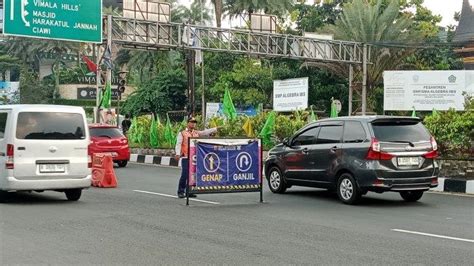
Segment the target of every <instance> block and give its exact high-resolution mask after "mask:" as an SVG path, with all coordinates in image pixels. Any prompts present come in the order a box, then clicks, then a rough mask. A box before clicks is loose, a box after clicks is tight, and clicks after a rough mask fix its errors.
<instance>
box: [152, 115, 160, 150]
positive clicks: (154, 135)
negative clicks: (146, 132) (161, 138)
mask: <svg viewBox="0 0 474 266" xmlns="http://www.w3.org/2000/svg"><path fill="white" fill-rule="evenodd" d="M150 144H151V147H152V148H158V144H159V143H158V128H157V124H156V119H155V116H154V115H152V117H151V125H150Z"/></svg>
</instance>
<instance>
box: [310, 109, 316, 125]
mask: <svg viewBox="0 0 474 266" xmlns="http://www.w3.org/2000/svg"><path fill="white" fill-rule="evenodd" d="M317 120H318V116H317V115H316V114H314V111H313V108H311V113H310V114H309V121H308V122H310V123H311V122H315V121H317Z"/></svg>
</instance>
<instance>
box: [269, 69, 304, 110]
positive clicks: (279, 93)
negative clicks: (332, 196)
mask: <svg viewBox="0 0 474 266" xmlns="http://www.w3.org/2000/svg"><path fill="white" fill-rule="evenodd" d="M306 108H308V78H307V77H306V78H297V79H286V80H274V81H273V110H275V111H277V112H290V111H296V110H304V109H306Z"/></svg>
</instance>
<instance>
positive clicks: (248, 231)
mask: <svg viewBox="0 0 474 266" xmlns="http://www.w3.org/2000/svg"><path fill="white" fill-rule="evenodd" d="M116 173H117V175H118V179H119V180H118V181H119V188H116V189H97V188H91V189H89V190H87V191H84V193H83V197H82V198H81V200H80V201H79V202H67V201H66V200H65V196H64V195H63V194H60V193H56V192H45V193H41V194H38V193H32V194H29V193H21V194H17V195H16V196H14V197H13V198H12V199H11V202H9V203H8V204H0V265H11V264H55V265H56V264H57V265H59V264H62V265H64V264H82V265H84V264H109V265H116V264H127V265H130V264H133V265H135V264H161V265H163V264H166V265H175V264H184V263H187V264H239V265H242V264H251V265H255V264H265V265H270V264H318V265H323V264H326V265H341V264H343V265H382V264H389V265H408V264H409V265H413V264H417V265H447V264H450V265H472V264H473V262H474V197H465V196H456V195H446V194H431V193H430V194H425V195H424V197H423V198H422V199H421V202H418V203H412V204H408V203H405V202H404V201H402V200H401V198H400V197H399V195H398V194H395V193H386V194H382V195H377V194H370V193H369V194H368V195H367V197H365V199H364V200H363V201H362V203H361V205H359V206H347V205H343V204H341V203H340V202H339V201H338V200H337V197H336V196H334V195H332V194H330V193H328V192H326V191H323V190H317V189H307V188H298V187H294V188H291V189H289V191H288V192H287V193H286V194H284V195H275V194H272V193H271V192H269V191H268V190H267V189H266V191H265V193H264V200H265V203H263V204H260V203H259V202H258V199H259V198H258V193H243V194H219V195H200V196H199V197H198V199H199V200H204V201H208V202H197V201H192V202H191V206H189V207H187V206H185V201H184V200H182V199H176V198H172V196H174V194H175V192H176V185H177V176H178V170H177V169H173V168H160V167H153V166H145V165H136V164H132V165H129V167H127V168H125V169H116ZM401 230H402V231H401ZM403 230H404V231H403ZM426 234H434V235H437V236H432V235H426Z"/></svg>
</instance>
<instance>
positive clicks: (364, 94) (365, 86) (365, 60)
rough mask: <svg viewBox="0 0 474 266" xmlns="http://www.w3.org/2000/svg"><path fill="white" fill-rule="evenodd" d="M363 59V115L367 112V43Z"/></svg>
mask: <svg viewBox="0 0 474 266" xmlns="http://www.w3.org/2000/svg"><path fill="white" fill-rule="evenodd" d="M363 53H364V55H363V59H362V72H363V73H362V115H365V114H366V112H367V44H366V43H364V49H363Z"/></svg>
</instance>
